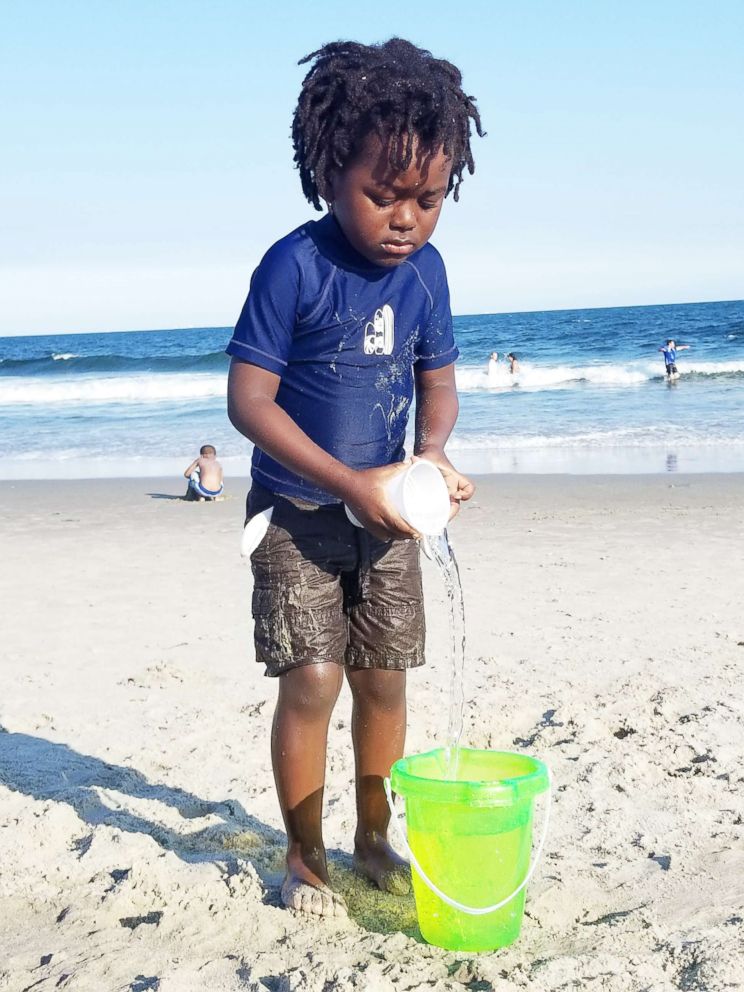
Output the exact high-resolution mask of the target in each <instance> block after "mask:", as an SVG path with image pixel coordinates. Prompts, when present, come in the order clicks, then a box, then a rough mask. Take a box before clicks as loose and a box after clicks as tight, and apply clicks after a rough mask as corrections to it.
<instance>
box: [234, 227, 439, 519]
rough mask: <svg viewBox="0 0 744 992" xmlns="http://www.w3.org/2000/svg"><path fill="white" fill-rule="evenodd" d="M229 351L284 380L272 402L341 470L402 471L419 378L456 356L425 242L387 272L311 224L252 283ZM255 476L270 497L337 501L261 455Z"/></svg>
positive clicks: (329, 230) (337, 234) (435, 262)
mask: <svg viewBox="0 0 744 992" xmlns="http://www.w3.org/2000/svg"><path fill="white" fill-rule="evenodd" d="M227 352H228V354H229V355H232V356H234V357H235V358H238V359H241V360H242V361H245V362H250V363H251V364H253V365H258V366H260V367H261V368H264V369H266V370H268V371H269V372H273V373H275V374H276V375H278V376H280V378H281V382H280V384H279V389H278V392H277V396H276V402H277V403H278V404H279V406H280V407H281V408H282V409H283V410H284V411H286V413H287V414H288V415H289V416H290V417H291V418H292V419H293V420H294V421H295V423H296V424H297V425H298V426H299V427H300V428H301V429H302V430H303V431H304V432H305V433H306V434H307V435H308V436H309V437H310V438H311V439H312V440H313V441H315V443H316V444H318V445H319V446H320V447H321V448H323V449H324V450H325V451H327V452H328V453H329V454H331V455H333V457H334V458H337V459H338V460H339V461H341V462H343V464H345V465H348V466H350V467H351V468H354V469H364V468H374V467H377V466H380V465H387V464H390V463H393V462H398V461H402V460H403V458H404V457H405V451H404V443H405V434H406V426H407V424H408V413H409V409H410V406H411V401H412V399H413V391H414V369H420V370H422V371H427V370H432V369H438V368H442V367H444V366H445V365H449V364H451V363H452V362H454V361H455V359H456V358H457V355H458V351H457V348H456V346H455V342H454V337H453V331H452V315H451V312H450V303H449V290H448V287H447V277H446V273H445V269H444V263H443V262H442V259H441V256H440V255H439V252H437V250H436V249H435V248H434V247H433V246H432V245H429V244H427V245H424V247H423V248H421V249H419V250H418V251H417V252H416V253H415V254H414V255H412V256H410V257H409V258H406V259H405V260H404V261H403V262H401V263H400V264H399V265H397V266H395V267H393V268H385V267H381V266H377V265H373V264H372V263H371V262H369V261H367V260H366V259H365V258H364V257H363V256H362V255H360V254H359V253H358V252H357V251H356V250H355V249H354V248H352V247H351V245H350V244H349V242H348V241H347V240H346V237H345V235H344V234H343V232H342V230H341V228H340V227H339V225H338V223H337V222H336V220H335V218H334V217H333V216H331V215H330V214H329V215H326V216H325V217H324V218H323V219H322V220H320V221H309V222H308V223H307V224H304V225H303V226H302V227H300V228H298V229H297V230H296V231H293V232H292V233H291V234H288V235H287V236H286V237H285V238H282V240H281V241H278V242H277V243H276V244H275V245H273V247H272V248H270V249H269V251H268V252H267V253H266V255H265V256H264V258H263V259H262V261H261V263H260V264H259V266H258V268H257V269H256V271H255V272H254V273H253V278H252V280H251V285H250V291H249V293H248V298H247V300H246V302H245V306H244V307H243V310H242V313H241V315H240V319H239V320H238V323H237V325H236V327H235V332H234V335H233V337H232V340H231V341H230V343H229V344H228V346H227ZM251 474H252V476H253V478H254V479H255V480H256V482H258V483H259V484H260V485H262V486H264V487H265V488H267V489H269V490H271V491H272V492H275V493H280V494H282V495H285V496H296V497H300V498H302V499H307V500H310V501H312V502H315V503H335V502H338V500H337V499H336V497H334V496H332V495H331V494H330V493H327V492H324V491H323V490H322V489H319V488H318V487H317V486H315V485H314V484H313V483H311V482H308V481H307V480H305V479H303V478H302V477H301V476H299V475H297V474H295V473H294V472H290V471H289V470H288V469H286V468H284V466H283V465H281V464H280V463H279V462H277V461H276V460H275V459H273V458H271V457H270V456H269V455H267V454H266V452H263V451H261V450H260V449H259V448H255V449H254V452H253V462H252V468H251Z"/></svg>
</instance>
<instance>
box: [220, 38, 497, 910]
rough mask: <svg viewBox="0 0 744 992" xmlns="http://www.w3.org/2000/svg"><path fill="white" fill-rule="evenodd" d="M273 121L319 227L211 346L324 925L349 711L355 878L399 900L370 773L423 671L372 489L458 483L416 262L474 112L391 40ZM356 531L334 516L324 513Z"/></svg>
mask: <svg viewBox="0 0 744 992" xmlns="http://www.w3.org/2000/svg"><path fill="white" fill-rule="evenodd" d="M303 62H313V63H314V64H313V65H312V68H311V69H310V71H309V72H308V74H307V76H306V77H305V80H304V82H303V86H302V92H301V94H300V98H299V102H298V105H297V108H296V110H295V115H294V122H293V132H292V133H293V141H294V148H295V161H296V163H297V166H298V168H299V172H300V179H301V182H302V188H303V191H304V193H305V195H306V197H307V198H308V200H309V201H310V202H311V203H313V205H314V206H315V207H316V208H317V209H321V200H324V201H325V202H326V204H327V205H328V210H329V213H328V214H327V215H326V216H325V217H324V218H323V219H322V220H320V221H318V222H311V223H307V224H305V225H303V226H302V227H300V228H298V229H297V230H296V231H294V232H292V233H291V234H289V235H288V236H287V237H285V238H283V239H282V240H281V241H279V242H278V243H277V244H275V245H274V246H273V247H272V248H271V249H269V251H268V252H267V254H266V255H265V256H264V258H263V260H262V262H261V264H260V265H259V267H258V269H257V270H256V272H255V273H254V275H253V278H252V281H251V287H250V292H249V295H248V299H247V301H246V304H245V306H244V308H243V312H242V314H241V316H240V319H239V321H238V324H237V326H236V329H235V335H234V337H233V339H232V340H231V342H230V344H229V345H228V348H227V351H228V353H229V354H230V355H231V356H232V365H231V368H230V376H229V381H228V413H229V416H230V419H231V421H232V423H233V424H234V425H235V427H237V429H238V430H239V431H241V432H242V433H243V434H245V435H246V436H247V437H248V438H250V439H251V440H252V441H253V442H254V443H255V449H254V453H253V464H252V473H251V474H252V488H251V491H250V493H249V497H248V517H249V518H250V517H253V516H255V515H256V514H257V513H261V512H262V511H265V510H267V509H268V507H270V506H271V507H273V511H272V517H271V523H270V525H269V527H268V530H267V531H266V534H265V536H264V538H263V539H262V541H261V543H260V544H259V545H258V547H257V548H256V550H255V551H254V552H253V554H252V556H251V562H252V566H253V574H254V593H253V616H254V621H255V634H254V636H255V643H256V659H257V661H259V662H262V663H264V664H265V666H266V674H267V675H270V676H278V682H279V697H278V702H277V707H276V711H275V714H274V724H273V732H272V741H271V746H272V762H273V768H274V778H275V781H276V787H277V792H278V796H279V803H280V806H281V810H282V815H283V817H284V823H285V826H286V830H287V845H288V846H287V874H286V877H285V879H284V883H283V885H282V892H281V896H282V901H283V902H284V904H285V905H286V906H289V907H291V908H294V909H298V910H302V911H304V912H306V913H316V914H319V915H338V916H342V915H345V913H346V910H345V906H344V903H343V900H342V898H341V897H340V896H339V895H338V894H337V893H335V892H333V891H332V890H331V886H330V879H329V875H328V868H327V864H326V855H325V849H324V846H323V839H322V832H321V813H322V801H323V787H324V779H325V761H326V738H327V730H328V722H329V719H330V716H331V712H332V710H333V707H334V704H335V702H336V699H337V697H338V694H339V691H340V689H341V684H342V682H343V677H344V673H345V675H346V678H347V680H348V682H349V686H350V688H351V692H352V698H353V714H352V739H353V743H354V754H355V765H356V805H357V829H356V834H355V840H354V863H355V866H356V868H357V869H358V870H359V871H360V872H362V873H363V874H364V875H365V876H367V877H368V878H369V879H371V880H372V881H374V882H375V883H376V884H377V885H378V886H379V887H380V888H381V889H383V890H386V891H389V892H395V893H400V894H403V893H405V892H407V891H408V890H409V884H410V883H409V877H410V876H409V872H408V869H407V866H406V865H405V863H404V862H403V861H402V859H400V858H399V857H398V856H397V855H396V854H395V852H394V851H393V850H392V848H391V847H390V845H389V844H388V842H387V827H388V820H389V813H388V808H387V803H386V800H385V795H384V790H383V785H382V783H383V778H384V777H385V776H386V775H388V773H389V771H390V766H391V765H392V763H393V762H394V761H395V760H397V758H399V757H400V756H401V755H402V754H403V743H404V739H405V714H406V701H405V685H406V669H408V668H412V667H416V666H418V665H421V664H423V662H424V620H423V603H422V591H421V576H420V571H419V562H418V545H417V544H416V543H415V541H413V540H411V538H416V537H417V536H418V535H417V534H416V533H415V532H414V531H413V530H412V529H411V527H410V526H409V525H408V524H407V523H406V522H405V521H404V520H403V519H402V518H401V517H400V516H399V515H398V514H397V513H396V512H395V510H394V508H393V507H392V506H391V505H390V504H389V503H388V501H387V499H386V497H385V492H384V487H385V483H386V482H387V481H388V480H389V479H390V477H391V476H392V475H393V474H395V472H397V471H399V470H400V463H401V462H402V461H403V459H404V457H405V455H404V450H403V446H404V441H405V431H406V424H407V421H408V410H409V407H410V404H411V400H412V397H413V392H414V388H415V393H416V437H415V445H414V452H415V454H416V455H418V456H419V457H421V458H427V459H429V460H430V461H432V462H433V463H434V464H435V465H436V466H438V467H439V469H440V470H441V471H442V473H443V475H444V477H445V480H446V482H447V486H448V489H449V492H450V497H451V501H452V515H453V516H454V514H455V513H456V512H457V509H458V506H459V502H460V500H463V499H469V498H470V497H471V496H472V494H473V485H472V483H471V482H470V481H469V480H468V479H466V478H465V477H464V476H462V475H461V474H460V473H459V472H458V471H457V470H456V469H455V468H454V467H453V466H452V465H451V464H450V462H449V460H448V459H447V457H446V456H445V454H444V445H445V442H446V441H447V438H448V437H449V434H450V431H451V430H452V427H453V426H454V423H455V419H456V416H457V393H456V390H455V377H454V361H455V359H456V357H457V349H456V347H455V344H454V339H453V336H452V318H451V314H450V308H449V293H448V289H447V281H446V275H445V271H444V266H443V264H442V260H441V258H440V256H439V254H438V253H437V251H436V250H435V249H434V248H432V247H431V246H430V245H428V243H427V242H428V241H429V238H430V236H431V234H432V232H433V231H434V228H435V226H436V223H437V219H438V217H439V212H440V210H441V208H442V202H443V200H444V197H445V196H446V195H447V193H449V192H450V190H454V197H455V199H457V191H458V187H459V184H460V182H461V181H462V172H463V170H464V168H465V167H467V168H468V169H469V171H470V172H471V173H472V171H473V169H474V164H473V158H472V153H471V151H470V121H471V120H472V121H473V122H474V124H475V127H476V129H477V131H478V133H479V134H482V130H481V125H480V118H479V115H478V111H477V109H476V107H475V104H474V103H473V100H472V98H471V97H468V96H466V95H465V94H464V93H463V91H462V89H461V75H460V72H459V70H457V69H456V68H455V66H453V65H451V64H450V63H448V62H444V61H440V60H437V59H434V58H433V57H432V56H431V54H430V53H429V52H426V51H423V50H421V49H419V48H416V47H415V46H414V45H412V44H410V43H409V42H407V41H402V40H401V39H397V38H394V39H392V40H390V41H388V42H386V43H385V44H382V45H372V46H367V45H361V44H357V43H354V42H336V43H333V44H328V45H325V46H324V47H323V48H321V49H319V50H318V51H316V52H313V53H312V54H311V55H309V56H307V58H305V59H303ZM344 503H345V504H346V505H347V506H348V507H349V509H350V510H351V511H352V512H353V514H354V515H355V516H356V517H357V519H358V520H359V521H361V523H362V525H363V528H356V527H354V526H353V525H352V524H351V523H350V522H349V520H348V518H347V516H346V514H345V512H344V506H343V504H344Z"/></svg>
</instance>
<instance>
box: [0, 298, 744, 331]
mask: <svg viewBox="0 0 744 992" xmlns="http://www.w3.org/2000/svg"><path fill="white" fill-rule="evenodd" d="M720 303H744V298H738V297H735V298H734V299H730V300H677V301H674V302H670V303H626V304H622V305H612V304H605V305H603V306H593V307H548V308H544V309H540V310H486V311H481V312H480V313H457V314H453V315H452V316H453V318H455V319H457V318H467V317H511V316H516V315H517V314H530V313H573V312H575V311H595V310H643V309H651V308H655V307H688V306H702V305H706V304H720ZM234 326H235V325H234V324H197V325H194V326H191V327H129V328H124V329H109V330H99V331H43V332H38V331H33V332H25V331H19V332H17V333H15V334H12V333H11V334H0V340H3V339H4V338H51V337H82V336H84V335H86V334H168V333H171V332H174V331H222V330H229V329H230V328H231V327H234Z"/></svg>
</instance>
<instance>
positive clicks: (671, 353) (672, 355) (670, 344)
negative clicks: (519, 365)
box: [659, 338, 690, 382]
mask: <svg viewBox="0 0 744 992" xmlns="http://www.w3.org/2000/svg"><path fill="white" fill-rule="evenodd" d="M689 349H690V346H689V344H677V343H676V342H675V341H674V340H673V339H672V338H668V339H667V343H666V345H665V346H663V347H661V348H659V351H660V352H661V353H662V355H663V356H664V367H665V368H666V374H667V380H668V381H669V382H671V381H672V380H674V379H679V372H678V371H677V352H678V351H689Z"/></svg>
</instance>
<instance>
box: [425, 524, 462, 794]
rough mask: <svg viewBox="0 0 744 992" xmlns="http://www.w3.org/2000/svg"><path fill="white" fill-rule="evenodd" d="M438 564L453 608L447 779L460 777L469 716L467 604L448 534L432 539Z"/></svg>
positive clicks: (443, 532) (435, 559) (451, 620)
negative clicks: (466, 717) (465, 724)
mask: <svg viewBox="0 0 744 992" xmlns="http://www.w3.org/2000/svg"><path fill="white" fill-rule="evenodd" d="M428 541H429V548H430V550H431V553H432V556H433V559H434V562H435V564H436V566H437V568H438V569H439V572H440V574H441V576H442V580H443V581H444V587H445V590H446V592H447V601H448V605H449V627H450V660H451V672H452V675H451V685H450V705H449V719H448V723H447V740H446V752H447V777H448V778H450V779H456V778H457V767H458V757H459V748H460V739H461V737H462V729H463V721H464V716H465V684H464V679H465V602H464V600H463V595H462V583H461V581H460V570H459V568H458V565H457V558H456V557H455V552H454V551H453V550H452V545H451V544H450V543H449V537H448V535H447V531H446V530H444V531H442V533H441V534H438V535H437V536H436V537H430V538H428Z"/></svg>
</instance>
